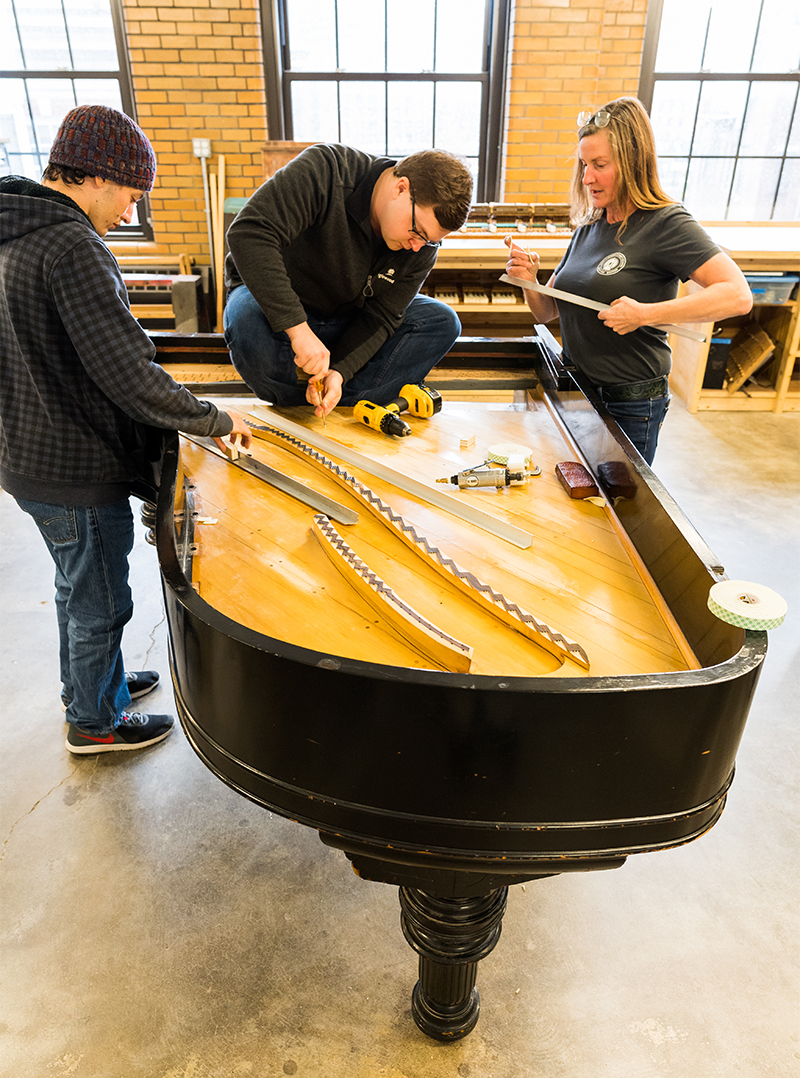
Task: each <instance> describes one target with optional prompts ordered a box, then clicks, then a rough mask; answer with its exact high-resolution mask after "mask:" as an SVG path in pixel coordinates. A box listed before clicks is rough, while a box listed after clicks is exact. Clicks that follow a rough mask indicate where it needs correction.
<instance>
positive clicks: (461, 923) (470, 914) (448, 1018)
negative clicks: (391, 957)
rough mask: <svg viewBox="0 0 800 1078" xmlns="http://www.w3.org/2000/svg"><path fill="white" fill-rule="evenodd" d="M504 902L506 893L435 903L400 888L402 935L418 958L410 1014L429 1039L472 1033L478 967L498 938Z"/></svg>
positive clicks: (449, 1038)
mask: <svg viewBox="0 0 800 1078" xmlns="http://www.w3.org/2000/svg"><path fill="white" fill-rule="evenodd" d="M507 897H508V888H507V887H501V888H499V889H498V890H496V891H492V892H490V894H488V895H481V896H478V897H473V898H436V897H434V896H433V895H429V894H426V893H425V892H424V891H420V890H418V889H417V888H416V887H401V888H400V908H401V911H402V912H401V916H400V922H401V924H402V927H403V934H404V935H405V937H406V939H407V940H408V942H409V943H410V945H411V946H412V947H413V948H414V950H415V951H416V952H417V953H418V954H419V980H418V981H417V984H416V986H415V988H414V992H413V995H412V999H411V1011H412V1014H413V1015H414V1021H415V1022H416V1023H417V1025H418V1026H419V1028H420V1029H421V1030H422V1032H423V1033H426V1034H427V1035H428V1036H429V1037H433V1038H434V1039H436V1040H439V1041H453V1040H458V1039H460V1038H461V1037H466V1036H467V1034H468V1033H471V1032H472V1030H473V1029H474V1028H475V1025H476V1023H477V1021H478V1014H479V1012H480V996H479V995H478V989H477V988H476V987H475V980H476V978H477V973H478V962H480V960H481V959H482V958H485V957H486V955H487V954H489V953H490V952H491V951H492V950H493V948H494V946H495V944H496V943H497V941H498V939H499V938H500V932H501V929H502V920H503V914H504V913H505V909H506V899H507Z"/></svg>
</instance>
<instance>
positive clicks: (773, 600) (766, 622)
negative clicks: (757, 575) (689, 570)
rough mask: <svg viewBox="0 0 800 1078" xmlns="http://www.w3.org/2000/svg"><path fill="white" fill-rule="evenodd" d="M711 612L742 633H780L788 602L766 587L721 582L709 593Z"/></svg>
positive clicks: (743, 582) (739, 581) (749, 583)
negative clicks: (742, 631) (744, 631)
mask: <svg viewBox="0 0 800 1078" xmlns="http://www.w3.org/2000/svg"><path fill="white" fill-rule="evenodd" d="M708 609H709V610H710V611H711V613H712V614H714V615H715V617H718V618H719V619H720V621H727V622H728V624H729V625H738V626H739V628H741V629H757V630H761V631H763V630H766V629H777V627H778V626H779V625H780V624H781V623H782V622H783V619H784V618H785V617H786V611H787V609H788V607H787V605H786V600H785V599H782V598H781V596H780V595H778V593H777V592H776V591H772V589H771V588H765V587H764V585H763V584H752V583H751V582H750V581H748V580H720V582H719V583H718V584H714V586H713V587H712V588H711V590H710V591H709V593H708Z"/></svg>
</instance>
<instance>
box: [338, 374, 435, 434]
mask: <svg viewBox="0 0 800 1078" xmlns="http://www.w3.org/2000/svg"><path fill="white" fill-rule="evenodd" d="M441 410H442V395H441V393H439V392H438V391H437V390H435V389H431V388H430V386H426V385H425V383H424V382H420V383H419V384H418V385H411V384H409V385H405V386H403V388H402V389H401V390H400V396H399V397H396V398H395V400H393V401H390V402H389V404H387V405H386V407H385V408H382V407H381V406H380V405H379V404H372V402H371V401H359V402H358V404H357V405H356V406H355V408H354V409H353V415H354V416H355V417H356V419H357V420H358V421H359V423H366V425H367V426H368V427H372V429H373V430H377V431H380V432H381V434H394V435H395V436H396V437H398V438H405V437H407V436H408V435H409V434H410V433H411V427H409V425H408V423H406V422H404V421H403V420H402V419H401V418H400V413H401V412H409V413H410V414H411V415H416V416H419V417H420V418H421V419H430V418H431V416H434V415H436V413H437V412H441Z"/></svg>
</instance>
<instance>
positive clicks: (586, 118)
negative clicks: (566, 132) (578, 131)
mask: <svg viewBox="0 0 800 1078" xmlns="http://www.w3.org/2000/svg"><path fill="white" fill-rule="evenodd" d="M610 120H611V113H610V112H609V111H608V109H598V110H597V112H595V113H594V114H592V113H591V112H589V110H588V109H586V110H584V111H583V112H579V113H578V127H588V126H589V124H594V126H595V127H608V124H609V121H610Z"/></svg>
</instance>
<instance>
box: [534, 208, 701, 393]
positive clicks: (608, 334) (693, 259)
mask: <svg viewBox="0 0 800 1078" xmlns="http://www.w3.org/2000/svg"><path fill="white" fill-rule="evenodd" d="M618 229H619V224H613V225H610V224H608V223H607V222H606V219H605V217H603V218H601V220H599V221H595V222H594V223H592V224H590V225H582V226H581V227H580V228H578V229H576V231H575V234H574V236H573V237H572V241H571V243H570V245H569V247H568V248H567V251H566V253H565V255H564V257H563V258H562V260H561V262H560V263H559V265H558V267H557V269H556V280H555V286H556V288H560V289H561V290H562V291H564V292H573V293H575V294H576V295H578V296H584V297H586V298H587V299H594V300H598V301H599V302H600V303H611V301H612V300H615V299H618V298H619V297H620V296H628V297H630V298H631V299H635V300H638V302H640V303H660V302H662V301H663V300H669V299H674V298H675V296H676V295H677V292H678V281H679V280H681V281H686V280H687V279H688V278H689V276H690V275H691V274H692V273H694V271H695V270H697V269H699V268H700V266H702V265H703V263H705V262H707V261H708V260H709V259H710V258H713V257H714V255H716V254H718V253H719V250H720V248H719V247H718V246H717V245H716V244H715V243H714V242H713V240H712V239H711V238H710V237H709V235H708V234H707V233H706V232H705V231H704V230H703V229H702V228H701V227H700V225H699V224H698V223H697V221H695V219H694V218H693V217H692V216H691V214H690V213H687V211H686V210H685V209H684V208H683V206H680V205H678V204H677V203H676V204H675V205H672V206H666V207H665V208H664V209H661V210H636V211H635V212H634V213H632V214H631V216H630V218H629V219H628V227H627V228H626V229H625V231H624V232H623V234H622V242H620V241H619V240H618V239H617V231H618ZM558 314H559V319H560V322H561V333H562V338H563V342H564V347H565V351H566V353H567V355H568V356H569V358H570V359H571V360H572V362H573V363H574V364H575V365H576V366H577V367H578V368H579V369H580V370H582V371H583V372H584V373H585V374H586V375H587V376H588V377H589V378H590V379H591V381H592V382H593V383H594V385H598V386H605V385H625V384H626V383H629V382H645V381H648V380H649V379H651V378H658V377H659V376H660V375H663V374H669V371H670V367H671V365H672V354H671V352H670V348H669V345H668V343H667V336H666V334H665V333H663V332H662V331H661V330H658V329H655V328H653V327H652V326H642V327H641V328H640V329H637V330H634V331H633V333H625V334H619V333H615V332H614V331H613V330H612V329H609V328H608V327H607V326H606V325H605V323H604V322H601V321H600V319H599V318H598V317H597V314H596V313H595V312H594V311H591V310H588V309H587V308H585V307H578V306H576V305H575V304H574V303H565V302H564V301H562V300H559V301H558Z"/></svg>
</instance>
